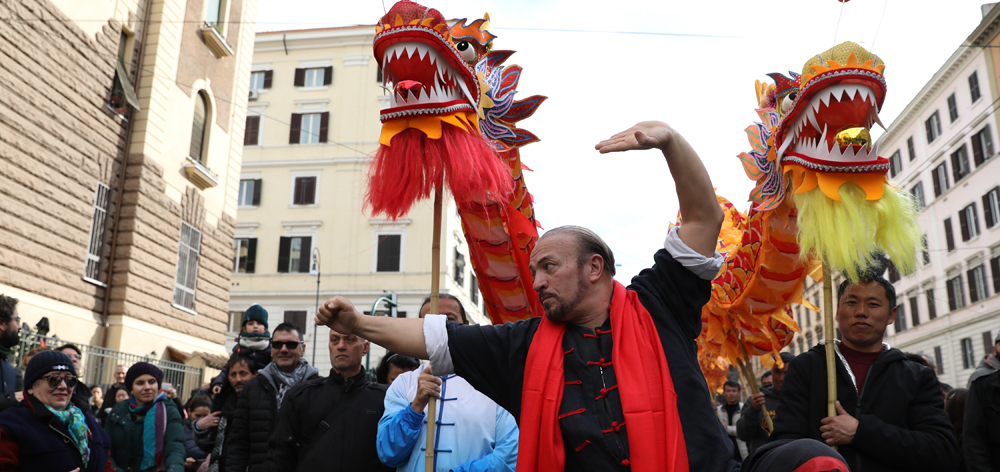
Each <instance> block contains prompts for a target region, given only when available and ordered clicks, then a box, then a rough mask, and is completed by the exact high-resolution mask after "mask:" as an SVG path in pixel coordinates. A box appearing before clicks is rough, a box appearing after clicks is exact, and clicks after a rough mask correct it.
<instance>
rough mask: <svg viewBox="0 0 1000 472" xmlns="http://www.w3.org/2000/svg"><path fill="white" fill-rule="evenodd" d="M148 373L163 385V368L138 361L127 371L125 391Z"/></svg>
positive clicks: (129, 389) (130, 390)
mask: <svg viewBox="0 0 1000 472" xmlns="http://www.w3.org/2000/svg"><path fill="white" fill-rule="evenodd" d="M32 360H34V359H32ZM146 374H149V375H152V376H153V378H154V379H156V383H157V385H163V371H162V370H160V369H158V368H157V367H156V366H155V365H153V364H150V363H148V362H136V363H135V364H132V367H129V368H128V372H126V373H125V391H126V392H129V393H132V382H135V379H137V378H139V377H140V376H142V375H146Z"/></svg>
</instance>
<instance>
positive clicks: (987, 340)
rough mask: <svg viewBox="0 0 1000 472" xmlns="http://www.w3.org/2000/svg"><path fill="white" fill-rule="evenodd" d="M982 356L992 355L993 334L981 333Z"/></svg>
mask: <svg viewBox="0 0 1000 472" xmlns="http://www.w3.org/2000/svg"><path fill="white" fill-rule="evenodd" d="M983 352H984V353H983V355H990V354H993V333H991V332H989V331H983Z"/></svg>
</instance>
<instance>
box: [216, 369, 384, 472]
mask: <svg viewBox="0 0 1000 472" xmlns="http://www.w3.org/2000/svg"><path fill="white" fill-rule="evenodd" d="M318 378H321V377H319V376H318V375H314V376H312V377H310V378H309V379H306V381H305V382H308V381H310V380H313V379H318ZM305 382H303V383H305ZM289 391H290V390H289ZM285 395H286V396H287V395H288V393H285ZM277 412H278V400H277V392H276V390H275V388H274V385H272V384H271V381H269V380H268V379H267V377H265V376H263V375H260V374H258V375H257V376H256V377H254V378H252V379H250V381H249V382H247V384H246V385H245V386H243V391H242V392H240V395H239V399H238V400H237V401H236V413H235V414H234V415H233V423H232V424H231V425H229V427H227V428H226V442H227V443H228V444H227V446H226V447H227V448H228V453H227V455H226V472H263V471H265V470H267V469H266V468H264V461H265V460H267V447H268V446H267V442H268V439H269V438H270V437H271V431H273V430H274V417H275V414H277ZM373 444H374V443H373Z"/></svg>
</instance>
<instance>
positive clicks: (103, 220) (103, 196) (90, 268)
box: [84, 182, 111, 284]
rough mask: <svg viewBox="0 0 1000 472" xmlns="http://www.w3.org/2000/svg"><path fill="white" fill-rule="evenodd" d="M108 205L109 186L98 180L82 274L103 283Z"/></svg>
mask: <svg viewBox="0 0 1000 472" xmlns="http://www.w3.org/2000/svg"><path fill="white" fill-rule="evenodd" d="M110 206H111V187H108V186H107V185H104V184H102V183H100V182H98V183H97V195H96V196H95V197H94V214H93V216H92V217H91V219H90V243H89V244H88V245H87V266H86V269H85V271H84V276H85V277H86V278H87V279H88V280H91V281H94V282H97V283H99V284H103V283H102V282H101V281H100V277H101V259H102V257H103V255H104V233H105V230H106V228H107V223H108V208H109V207H110Z"/></svg>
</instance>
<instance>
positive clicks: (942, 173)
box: [931, 162, 948, 198]
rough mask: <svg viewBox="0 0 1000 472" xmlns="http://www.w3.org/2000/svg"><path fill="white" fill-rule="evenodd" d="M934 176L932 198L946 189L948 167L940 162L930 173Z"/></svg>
mask: <svg viewBox="0 0 1000 472" xmlns="http://www.w3.org/2000/svg"><path fill="white" fill-rule="evenodd" d="M931 175H932V176H933V177H934V198H937V197H940V196H941V194H942V193H944V192H946V191H948V167H947V165H946V164H945V163H944V162H942V163H941V164H940V165H939V166H937V167H935V168H934V171H933V172H932V173H931Z"/></svg>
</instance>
